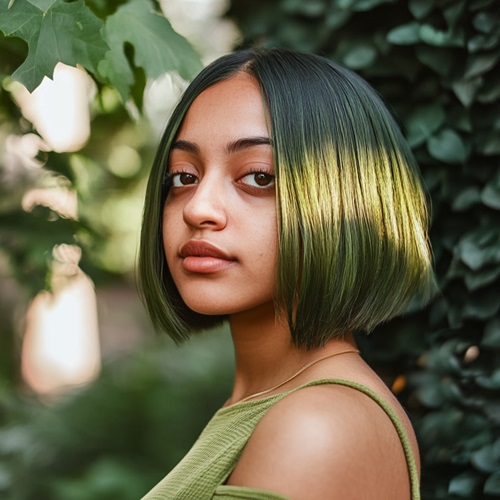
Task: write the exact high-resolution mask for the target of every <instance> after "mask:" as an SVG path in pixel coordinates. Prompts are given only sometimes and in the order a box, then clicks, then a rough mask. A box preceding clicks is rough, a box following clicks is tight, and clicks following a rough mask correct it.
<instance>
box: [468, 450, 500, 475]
mask: <svg viewBox="0 0 500 500" xmlns="http://www.w3.org/2000/svg"><path fill="white" fill-rule="evenodd" d="M497 448H498V446H495V445H494V444H488V445H486V446H483V447H482V448H481V449H480V450H478V451H476V452H474V453H473V454H472V459H471V462H472V464H473V465H474V467H476V469H478V470H480V471H481V472H490V473H491V472H495V471H496V470H498V469H499V468H500V456H499V455H498V449H497Z"/></svg>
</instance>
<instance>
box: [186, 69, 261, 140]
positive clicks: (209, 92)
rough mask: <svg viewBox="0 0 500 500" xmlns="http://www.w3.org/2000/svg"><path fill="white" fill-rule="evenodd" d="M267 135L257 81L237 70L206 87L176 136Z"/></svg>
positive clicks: (227, 136) (235, 136)
mask: <svg viewBox="0 0 500 500" xmlns="http://www.w3.org/2000/svg"><path fill="white" fill-rule="evenodd" d="M255 135H259V136H268V135H269V134H268V130H267V124H266V117H265V110H264V105H263V99H262V94H261V92H260V88H259V85H258V83H257V82H256V80H255V79H254V78H252V77H251V76H250V75H248V74H246V73H238V74H236V75H234V76H232V77H230V78H229V79H227V80H224V81H222V82H219V83H216V84H215V85H213V86H211V87H209V88H208V89H206V90H204V91H203V92H202V93H201V94H200V95H199V96H198V97H197V98H196V99H195V100H194V101H193V103H192V104H191V106H190V107H189V109H188V111H187V113H186V115H185V117H184V120H183V122H182V124H181V127H180V128H179V131H178V134H177V139H182V140H188V141H189V140H191V141H195V140H197V139H201V138H204V137H207V136H210V138H211V140H212V141H216V140H217V139H224V140H226V141H231V140H236V139H239V138H241V137H247V136H248V137H249V136H255Z"/></svg>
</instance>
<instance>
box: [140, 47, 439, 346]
mask: <svg viewBox="0 0 500 500" xmlns="http://www.w3.org/2000/svg"><path fill="white" fill-rule="evenodd" d="M238 72H245V73H247V74H249V75H251V76H252V77H253V78H254V79H255V80H256V81H257V82H258V84H259V86H260V89H261V92H262V98H263V102H264V106H265V109H266V110H267V115H268V116H267V120H268V124H269V129H270V130H269V132H270V139H271V144H272V147H273V155H274V166H275V171H276V204H277V217H278V221H277V222H278V265H277V276H276V280H277V292H276V297H275V304H276V308H277V311H278V312H280V313H285V315H286V318H287V320H288V324H289V327H290V333H291V340H292V342H293V343H294V344H295V345H297V346H299V347H304V348H312V347H316V346H322V345H323V344H324V343H325V342H327V341H328V340H329V339H331V338H333V337H342V336H343V335H344V334H345V333H347V332H349V331H351V330H363V331H366V332H370V331H371V330H372V329H373V328H374V327H375V326H376V325H378V324H380V323H382V322H384V321H387V320H388V319H390V318H392V317H393V316H396V315H398V314H401V313H402V312H404V311H405V309H406V308H407V307H408V306H409V304H410V302H412V301H413V303H412V305H415V304H414V303H415V302H418V303H420V304H424V303H426V302H427V301H428V300H429V299H430V298H431V296H432V295H433V293H434V291H435V288H436V285H435V280H434V273H433V271H432V265H431V261H432V256H431V250H430V246H429V242H428V236H427V227H428V214H427V205H426V197H425V193H424V190H423V187H422V183H421V179H420V174H419V171H418V167H417V165H416V162H415V160H414V158H413V156H412V153H411V151H410V149H409V146H408V145H407V143H406V141H405V139H404V138H403V135H402V134H401V131H400V130H399V127H398V126H397V124H396V122H395V120H394V119H393V117H392V116H391V114H390V112H389V111H388V110H387V108H386V106H385V105H384V104H383V102H382V100H381V99H380V98H379V96H378V95H377V94H376V92H375V91H374V90H373V89H372V88H371V87H370V86H369V85H368V84H367V83H366V82H365V81H364V80H363V79H362V78H361V77H359V76H358V75H356V74H355V73H353V72H351V71H349V70H347V69H345V68H344V67H342V66H339V65H338V64H335V63H333V62H332V61H329V60H328V59H325V58H323V57H319V56H316V55H312V54H301V53H297V52H292V51H289V50H284V49H262V50H251V51H241V52H236V53H233V54H230V55H226V56H223V57H221V58H219V59H217V60H216V61H215V62H213V63H212V64H210V65H209V66H208V67H206V68H205V69H204V70H203V71H202V72H201V73H200V74H199V75H198V76H197V77H196V78H195V79H194V80H193V82H192V83H191V84H190V85H189V87H188V88H187V90H186V91H185V93H184V95H183V96H182V98H181V99H180V102H179V103H178V105H177V107H176V108H175V110H174V112H173V114H172V117H171V119H170V121H169V123H168V125H167V127H166V130H165V132H164V134H163V137H162V139H161V142H160V145H159V148H158V152H157V155H156V158H155V161H154V164H153V168H152V171H151V175H150V178H149V183H148V186H147V192H146V202H145V208H144V215H143V225H142V233H141V242H140V257H139V290H140V292H141V295H142V297H143V300H144V302H145V304H146V307H147V309H148V311H149V313H150V316H151V318H152V320H153V323H154V325H155V327H156V328H159V329H162V330H165V331H166V332H167V333H168V334H169V335H170V336H171V337H172V338H173V339H174V340H175V341H176V342H178V343H179V342H181V341H183V340H185V339H186V338H187V337H188V336H189V335H190V333H191V332H194V331H197V330H202V329H206V328H209V327H212V326H215V325H216V324H217V323H219V322H221V321H222V320H224V319H225V318H224V317H221V316H207V315H201V314H198V313H195V312H193V311H192V310H190V309H189V308H188V307H187V306H186V304H185V303H184V301H183V300H182V298H181V297H180V294H179V292H178V290H177V288H176V286H175V284H174V282H173V280H172V277H171V275H170V272H169V269H168V266H167V263H166V258H165V254H164V250H163V240H162V213H163V207H164V204H165V200H166V197H167V194H168V191H169V185H168V182H166V181H165V178H166V176H165V172H166V171H167V169H168V156H169V152H170V147H171V144H172V142H173V140H174V139H175V137H176V134H177V131H178V130H179V127H180V125H181V122H182V120H183V117H184V115H185V114H186V112H187V110H188V109H189V106H190V105H191V103H192V102H193V101H194V99H196V97H197V96H199V95H200V94H201V93H202V92H203V91H204V90H205V89H207V88H208V87H210V86H212V85H215V84H217V83H218V82H221V81H223V80H226V79H228V78H230V77H231V76H233V75H235V74H236V73H238ZM167 237H168V233H167Z"/></svg>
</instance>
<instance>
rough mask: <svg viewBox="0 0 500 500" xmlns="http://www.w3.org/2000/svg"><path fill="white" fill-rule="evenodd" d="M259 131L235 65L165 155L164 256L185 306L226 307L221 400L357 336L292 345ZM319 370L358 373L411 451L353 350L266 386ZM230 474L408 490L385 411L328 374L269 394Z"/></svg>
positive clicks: (306, 499)
mask: <svg viewBox="0 0 500 500" xmlns="http://www.w3.org/2000/svg"><path fill="white" fill-rule="evenodd" d="M268 139H269V131H268V127H267V123H266V119H265V113H264V108H263V102H262V96H261V93H260V90H259V88H258V85H257V83H256V82H255V81H254V80H253V79H252V78H251V77H250V76H249V75H247V74H245V73H239V74H237V75H235V76H234V77H232V78H230V79H228V80H225V81H223V82H221V83H218V84H216V85H214V86H212V87H210V88H208V89H207V90H205V91H204V92H202V93H201V94H200V95H199V96H198V97H197V98H196V99H195V101H194V102H193V104H192V105H191V107H190V108H189V110H188V112H187V115H186V117H185V119H184V121H183V123H182V126H181V128H180V130H179V133H178V136H177V138H176V141H175V144H174V145H173V148H172V151H171V153H170V157H169V165H168V169H169V175H170V177H171V182H172V188H171V190H170V192H169V196H168V198H167V201H166V204H165V209H164V219H163V239H164V248H165V253H166V256H167V262H168V266H169V269H170V271H171V273H172V277H173V279H174V281H175V283H176V286H177V288H178V290H179V292H180V294H181V296H182V298H183V299H184V301H185V302H186V304H187V305H188V306H189V307H190V308H191V309H193V310H194V311H197V312H200V313H203V314H225V315H228V316H229V322H230V326H231V332H232V337H233V341H234V347H235V353H236V373H235V383H234V388H233V392H232V394H231V397H230V399H229V400H228V402H227V403H226V404H227V405H232V404H236V403H237V402H238V401H240V400H241V399H243V398H245V397H248V396H250V395H251V394H254V393H257V392H260V391H263V390H266V389H269V388H271V387H273V386H275V385H277V384H279V383H281V382H283V381H284V380H286V379H287V378H289V377H290V376H291V375H293V374H294V373H296V372H297V371H298V370H299V369H300V368H301V367H303V366H304V365H306V364H307V363H309V362H310V361H313V360H315V359H318V358H321V357H324V356H326V355H329V354H334V353H337V352H340V351H344V350H346V349H355V348H356V346H355V342H354V340H353V337H352V335H347V336H346V337H345V338H344V339H334V340H331V341H330V342H328V343H327V344H326V345H325V346H324V347H322V348H317V349H312V350H309V351H305V350H303V349H299V348H297V347H295V346H293V345H292V344H291V342H290V333H289V330H288V326H287V324H286V322H285V321H284V320H282V319H280V318H279V316H277V314H276V311H275V308H274V303H273V297H274V294H275V290H276V283H275V276H276V262H277V223H276V200H275V190H274V167H273V154H272V149H271V146H270V144H269V143H268ZM186 245H187V246H186ZM186 248H189V249H190V250H189V251H186ZM206 248H209V250H206ZM213 249H215V253H214V251H213ZM320 378H343V379H349V380H352V381H355V382H359V383H362V384H364V385H366V386H367V387H369V388H371V389H372V390H374V391H375V392H376V393H378V394H379V395H380V396H381V397H382V398H384V399H385V400H386V401H388V402H389V403H390V404H391V405H392V406H393V408H394V409H395V410H396V412H397V413H398V415H399V417H400V418H401V420H402V421H403V423H404V425H405V427H406V431H407V433H408V435H409V437H410V441H411V443H412V446H413V450H414V453H415V455H416V456H417V457H418V448H417V442H416V439H415V435H414V433H413V429H412V427H411V424H410V422H409V420H408V418H407V416H406V414H405V412H404V410H403V409H402V408H401V406H400V405H399V403H398V402H397V400H396V399H395V397H394V396H393V395H392V393H391V392H390V390H389V389H388V388H387V387H386V385H385V384H384V383H383V382H382V380H380V378H379V377H378V376H377V375H376V374H375V373H374V372H373V371H372V370H371V369H370V368H369V367H368V365H367V364H366V363H365V362H364V361H363V360H362V359H361V357H360V356H359V355H357V354H354V353H350V354H342V355H340V356H338V357H331V358H328V359H325V360H323V361H320V362H318V363H317V364H315V365H313V366H312V367H310V368H309V369H307V370H306V371H304V372H303V373H302V374H301V375H300V376H298V377H296V378H294V379H293V380H291V381H290V382H289V383H287V384H285V385H283V386H281V387H280V388H279V389H276V390H275V391H272V392H271V393H270V394H275V393H280V392H283V391H286V390H290V389H293V388H295V387H298V386H299V385H302V384H304V383H307V382H310V381H313V380H317V379H320ZM227 484H231V485H238V486H246V487H251V488H257V489H262V490H267V491H271V492H275V493H279V494H282V495H285V496H287V497H289V498H291V499H295V500H314V499H321V500H325V499H342V500H350V499H353V500H354V499H356V500H364V499H366V500H404V499H409V498H410V488H409V477H408V472H407V468H406V462H405V458H404V454H403V449H402V446H401V443H400V441H399V438H398V436H397V433H396V430H395V428H394V427H393V425H392V423H391V421H390V420H389V418H388V417H387V415H386V414H385V413H384V412H383V411H382V409H381V408H380V407H379V406H378V405H377V404H376V403H375V402H374V401H372V400H371V399H370V398H368V397H367V396H365V395H364V394H362V393H359V392H357V391H355V390H352V389H349V388H346V387H341V386H335V385H323V386H315V387H310V388H307V389H303V390H300V391H297V392H296V393H293V394H292V395H290V396H288V397H286V398H284V399H283V400H281V401H280V402H279V403H277V404H276V405H275V406H273V407H272V408H271V410H269V412H268V413H267V414H266V415H265V416H264V417H263V419H262V420H261V421H260V423H259V424H258V425H257V427H256V429H255V431H254V433H253V434H252V436H251V437H250V439H249V441H248V444H247V446H246V447H245V449H244V450H243V453H242V455H241V458H240V460H239V461H238V463H237V465H236V467H235V469H234V471H233V472H232V474H231V476H230V477H229V478H228V481H227Z"/></svg>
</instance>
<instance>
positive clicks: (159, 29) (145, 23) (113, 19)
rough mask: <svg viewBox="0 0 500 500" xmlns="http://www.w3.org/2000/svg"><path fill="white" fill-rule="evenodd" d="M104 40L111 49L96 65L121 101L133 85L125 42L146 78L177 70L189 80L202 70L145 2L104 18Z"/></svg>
mask: <svg viewBox="0 0 500 500" xmlns="http://www.w3.org/2000/svg"><path fill="white" fill-rule="evenodd" d="M104 37H105V40H106V41H107V43H108V45H109V47H111V50H110V51H109V52H107V54H106V57H105V60H104V61H103V62H102V63H101V64H100V65H99V73H100V74H101V75H102V76H103V77H104V78H105V79H107V80H108V81H109V82H110V83H112V84H113V85H114V86H115V87H116V88H117V89H118V91H119V92H120V95H121V96H122V98H123V100H126V99H127V98H128V96H129V88H130V86H131V85H132V83H133V82H134V75H133V71H132V68H131V66H130V62H129V60H128V59H127V56H126V54H125V45H126V44H127V43H129V44H131V45H132V47H133V48H134V53H133V58H134V60H133V62H134V64H135V65H136V66H139V67H141V68H143V69H144V71H145V72H146V75H147V77H148V78H157V77H159V76H160V75H163V74H165V73H167V72H169V71H176V72H178V73H179V74H180V75H181V76H182V77H183V78H184V79H186V80H188V79H191V78H192V77H193V76H194V75H195V74H196V73H197V72H198V71H199V70H200V69H201V62H200V59H199V56H198V55H197V54H196V53H195V51H194V49H193V48H192V47H191V45H190V44H189V43H188V42H187V41H186V40H185V39H184V38H183V37H181V36H180V35H178V34H177V33H176V32H175V31H174V30H173V29H172V27H171V25H170V23H169V22H168V21H167V19H166V18H164V17H163V16H161V15H159V14H158V13H157V12H155V11H154V9H153V5H152V3H151V2H150V1H148V0H130V1H129V2H128V3H126V4H125V5H122V6H121V7H119V8H118V10H117V11H116V12H115V13H114V14H113V15H112V16H110V17H109V18H108V19H107V21H106V26H105V28H104Z"/></svg>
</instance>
